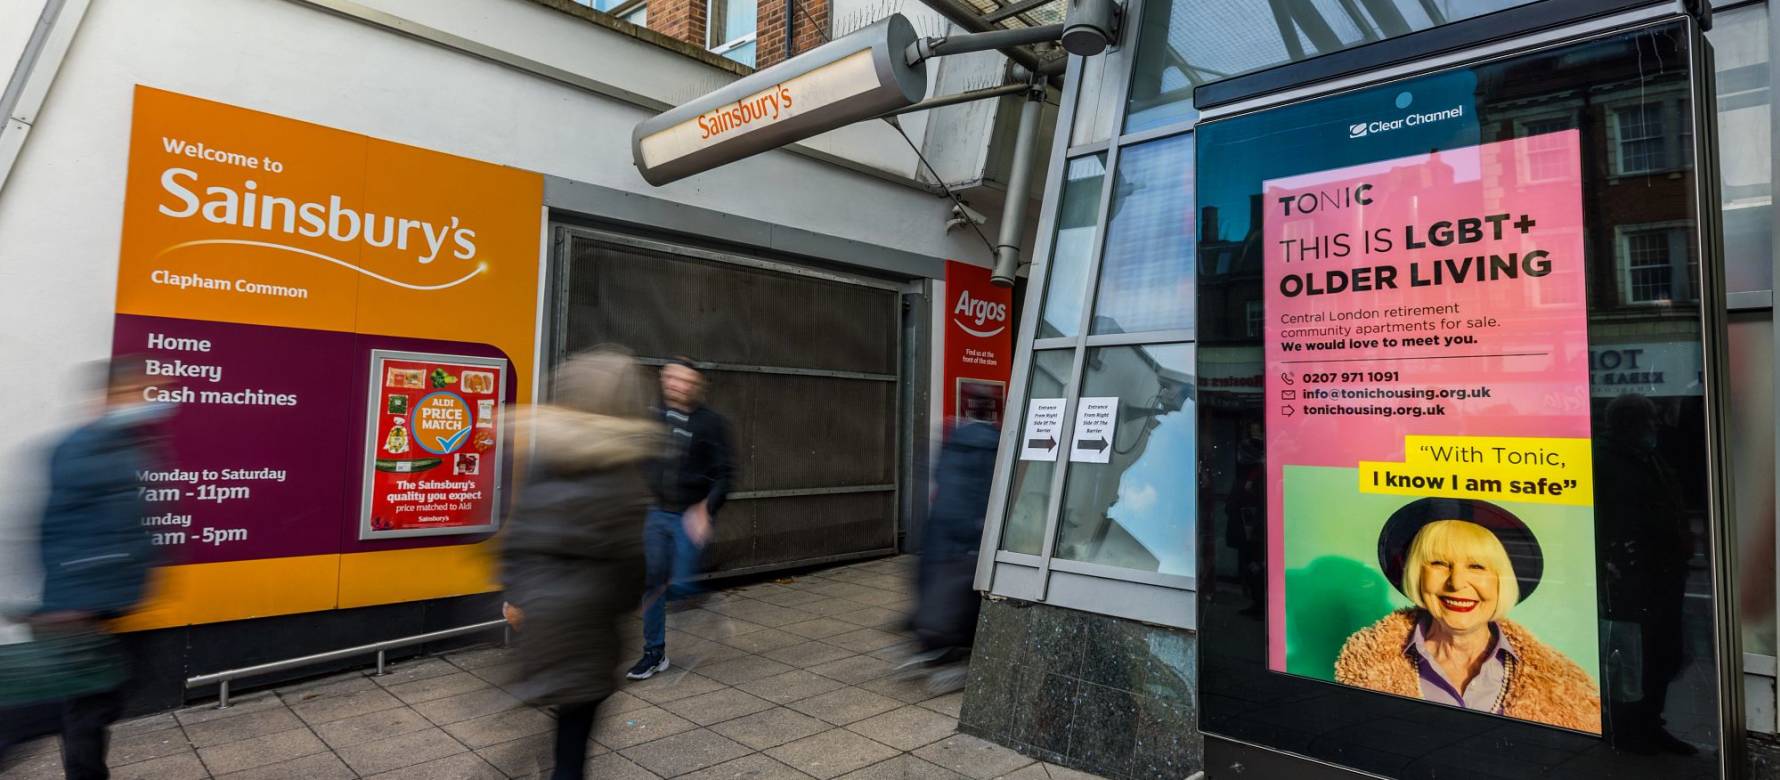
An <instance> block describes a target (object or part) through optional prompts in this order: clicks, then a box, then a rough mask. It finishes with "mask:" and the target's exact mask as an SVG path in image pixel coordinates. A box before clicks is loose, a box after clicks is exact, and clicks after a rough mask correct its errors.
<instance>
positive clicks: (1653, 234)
mask: <svg viewBox="0 0 1780 780" xmlns="http://www.w3.org/2000/svg"><path fill="white" fill-rule="evenodd" d="M1618 243H1619V248H1618V254H1619V283H1620V300H1621V301H1623V302H1624V303H1626V304H1627V305H1636V306H1650V305H1665V304H1670V303H1683V302H1690V301H1693V300H1696V299H1697V297H1698V296H1696V295H1695V294H1694V279H1695V278H1696V277H1697V275H1698V274H1699V269H1700V266H1699V262H1698V261H1696V260H1694V259H1693V252H1692V250H1691V247H1690V246H1689V243H1690V242H1689V240H1688V230H1687V227H1686V226H1685V225H1651V226H1642V227H1637V226H1635V227H1628V228H1621V229H1620V231H1619V241H1618Z"/></svg>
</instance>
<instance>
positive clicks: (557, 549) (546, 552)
mask: <svg viewBox="0 0 1780 780" xmlns="http://www.w3.org/2000/svg"><path fill="white" fill-rule="evenodd" d="M652 395H653V393H652V392H651V389H650V386H649V378H648V374H647V372H646V371H644V369H643V368H642V366H641V365H639V364H638V363H637V362H636V360H634V359H633V358H631V357H630V355H628V354H627V353H624V352H622V351H619V350H617V349H614V348H602V349H599V350H595V351H593V352H589V353H584V354H581V355H578V356H576V357H573V358H571V359H569V360H568V361H566V362H565V363H563V365H562V366H561V368H559V369H558V370H557V373H556V380H555V397H554V404H553V405H551V406H542V407H537V408H534V409H532V410H529V411H528V412H526V413H524V414H521V415H518V416H517V417H518V419H519V420H520V422H519V423H518V424H519V425H520V426H521V427H520V430H528V432H529V434H530V436H531V437H532V442H533V444H534V445H535V447H534V449H533V450H532V453H533V454H532V456H531V463H530V465H529V470H528V475H527V479H526V481H525V484H524V485H523V486H522V487H521V488H520V491H519V495H518V498H517V501H516V502H515V505H514V510H513V517H512V519H511V521H510V522H509V523H508V524H507V527H506V530H505V532H504V534H505V536H504V539H503V543H502V546H501V584H502V585H503V586H504V587H505V589H506V599H507V604H506V605H505V610H504V611H505V613H506V617H507V620H508V622H509V623H511V624H512V625H513V626H514V628H515V629H517V631H516V633H517V651H518V655H519V662H520V669H521V675H522V677H521V679H520V681H519V682H518V683H517V684H516V685H515V686H514V687H513V689H512V690H513V692H514V693H515V694H516V695H518V696H520V697H521V698H523V699H525V700H526V701H527V702H530V703H532V704H539V705H555V706H556V707H557V717H556V745H555V766H556V769H555V771H554V773H553V774H552V775H551V777H553V778H556V780H579V778H581V777H582V776H583V774H582V773H583V771H584V769H585V765H586V761H587V740H588V737H589V735H590V734H591V733H592V731H593V721H594V716H595V714H596V712H597V711H598V707H599V705H600V703H601V702H603V701H605V700H606V697H608V696H611V695H612V692H613V690H615V689H616V687H617V684H618V679H617V678H618V674H617V672H618V664H619V662H620V658H621V656H620V653H621V652H623V651H622V648H621V646H620V643H621V641H622V640H621V638H620V635H619V631H620V622H621V621H622V620H623V619H624V617H625V616H626V615H628V614H630V611H631V610H632V609H635V608H636V605H637V600H638V599H639V598H641V597H642V578H643V551H642V545H641V542H640V538H641V536H642V531H643V517H644V513H645V512H646V511H647V510H648V507H649V488H648V482H647V478H646V473H645V466H646V464H648V463H650V462H651V461H652V460H653V459H655V458H656V457H658V456H659V455H660V453H661V448H662V446H663V444H664V442H663V435H662V434H663V432H662V426H661V424H660V423H658V422H656V421H655V420H654V419H653V415H652V414H651V412H650V409H649V401H650V397H651V396H652Z"/></svg>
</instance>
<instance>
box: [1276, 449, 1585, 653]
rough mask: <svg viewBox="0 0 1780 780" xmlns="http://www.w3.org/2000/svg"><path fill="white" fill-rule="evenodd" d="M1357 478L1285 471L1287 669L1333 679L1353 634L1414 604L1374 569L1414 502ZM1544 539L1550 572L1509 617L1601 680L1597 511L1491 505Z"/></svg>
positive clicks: (1348, 472) (1314, 469)
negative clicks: (1381, 543) (1375, 490)
mask: <svg viewBox="0 0 1780 780" xmlns="http://www.w3.org/2000/svg"><path fill="white" fill-rule="evenodd" d="M1358 483H1359V472H1358V470H1357V469H1351V468H1329V467H1322V466H1286V467H1285V534H1284V542H1285V571H1286V587H1285V591H1286V671H1288V672H1290V673H1292V674H1298V675H1303V676H1305V677H1314V678H1317V679H1319V680H1331V681H1332V680H1334V679H1335V657H1336V655H1338V654H1339V653H1340V652H1341V644H1342V642H1345V641H1347V637H1348V636H1349V635H1351V634H1353V633H1354V632H1355V631H1358V630H1360V629H1362V628H1365V627H1366V626H1369V625H1372V623H1373V622H1375V621H1377V620H1378V619H1379V618H1381V617H1384V616H1385V614H1386V613H1388V612H1390V611H1391V610H1394V609H1399V608H1402V607H1406V606H1409V600H1408V599H1406V598H1404V597H1403V594H1401V593H1398V592H1397V589H1396V588H1395V587H1393V586H1392V585H1391V584H1390V583H1389V582H1387V581H1386V580H1385V577H1384V572H1382V571H1380V570H1379V568H1378V532H1379V529H1380V528H1381V527H1382V526H1383V525H1384V521H1385V519H1386V518H1388V517H1390V516H1391V513H1392V512H1394V511H1396V510H1397V508H1398V507H1401V506H1403V505H1404V504H1407V503H1409V502H1411V501H1413V500H1415V499H1414V498H1412V497H1409V496H1389V495H1375V494H1370V493H1361V492H1359V487H1358ZM1492 503H1495V504H1496V505H1498V506H1500V507H1502V508H1503V509H1506V510H1508V511H1509V512H1513V513H1514V514H1515V516H1516V517H1519V518H1520V519H1521V520H1522V521H1523V522H1525V523H1526V524H1527V527H1528V528H1529V529H1531V530H1532V532H1533V535H1534V536H1535V537H1536V538H1538V540H1539V546H1540V549H1541V550H1542V551H1543V552H1544V555H1545V573H1544V575H1543V576H1542V577H1541V578H1540V581H1539V588H1538V590H1536V591H1534V593H1533V595H1532V597H1530V598H1528V599H1527V600H1526V601H1523V602H1521V603H1520V604H1519V605H1517V606H1516V607H1514V609H1513V610H1511V611H1510V612H1509V613H1508V619H1509V620H1512V621H1514V622H1516V623H1519V624H1521V625H1522V626H1524V627H1526V628H1527V629H1528V630H1529V631H1532V632H1533V635H1534V636H1536V637H1538V638H1539V641H1541V642H1544V643H1545V644H1547V645H1550V646H1551V647H1552V648H1554V649H1556V650H1557V651H1558V652H1561V653H1563V654H1564V655H1565V656H1568V657H1569V658H1570V660H1572V661H1575V662H1576V664H1577V665H1578V666H1581V667H1582V668H1583V670H1584V671H1586V672H1588V675H1589V677H1590V678H1592V679H1594V680H1595V681H1596V683H1597V684H1598V683H1599V682H1600V644H1599V640H1598V638H1597V632H1598V623H1597V620H1596V603H1597V602H1596V600H1595V546H1594V509H1593V508H1592V507H1585V506H1583V507H1578V506H1558V505H1553V504H1528V503H1521V502H1512V501H1496V502H1492Z"/></svg>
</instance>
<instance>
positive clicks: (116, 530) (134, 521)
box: [0, 358, 172, 780]
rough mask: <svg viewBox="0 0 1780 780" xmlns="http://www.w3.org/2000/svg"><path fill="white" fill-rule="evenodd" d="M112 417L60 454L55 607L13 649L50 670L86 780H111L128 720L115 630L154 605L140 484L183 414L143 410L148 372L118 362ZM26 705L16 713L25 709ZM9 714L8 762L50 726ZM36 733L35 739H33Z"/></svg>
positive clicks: (50, 534) (48, 546)
mask: <svg viewBox="0 0 1780 780" xmlns="http://www.w3.org/2000/svg"><path fill="white" fill-rule="evenodd" d="M103 376H104V377H105V380H106V381H105V384H104V387H105V388H106V390H107V393H106V396H105V399H106V402H105V409H104V412H103V414H101V415H100V416H99V418H98V419H96V420H93V421H91V422H89V423H87V424H85V425H83V426H81V427H80V428H77V429H75V430H74V431H73V432H72V433H70V434H68V435H67V437H65V438H64V439H62V441H61V442H60V443H59V444H57V445H56V447H55V450H54V452H53V453H52V455H51V456H50V463H49V499H48V501H47V502H46V504H45V506H44V510H43V518H42V525H41V527H40V529H39V539H40V541H39V543H38V551H39V557H40V561H41V565H42V568H43V596H42V598H41V600H40V603H39V604H38V606H37V608H36V609H35V610H34V611H32V612H31V613H30V614H28V615H25V616H23V618H24V622H25V624H26V626H27V627H28V628H29V630H30V632H31V635H32V641H31V642H30V643H28V644H27V645H24V646H20V647H16V648H13V650H14V651H15V652H18V653H20V656H19V657H21V658H22V657H26V656H27V654H28V656H29V657H31V658H34V659H37V660H38V661H39V662H40V663H41V664H42V666H41V667H40V669H41V671H40V674H39V677H38V679H36V680H33V681H14V682H24V683H27V684H29V683H35V684H36V685H37V686H38V688H39V689H40V690H44V691H46V692H49V691H53V699H52V701H49V702H46V701H43V700H39V701H37V702H33V703H36V704H46V703H56V704H58V706H59V708H60V715H61V718H60V720H61V732H62V766H63V769H64V771H65V773H66V775H67V777H69V778H72V779H75V780H85V779H86V778H105V777H109V776H110V773H109V771H108V770H107V769H106V766H105V753H106V739H107V735H106V730H107V729H108V728H109V727H110V725H111V723H112V722H113V721H115V720H117V717H118V715H119V713H120V710H121V704H122V696H121V689H122V686H123V683H124V680H125V679H126V678H127V676H128V671H129V670H128V661H127V659H125V658H124V655H123V651H122V649H121V648H120V647H119V646H118V644H117V642H116V640H114V639H112V638H111V637H110V635H109V633H108V631H107V630H106V621H108V620H111V619H113V618H117V617H120V616H122V615H123V614H125V613H127V612H129V611H130V609H131V608H133V607H135V606H136V604H137V602H139V601H141V600H142V596H143V592H144V591H145V590H146V588H147V584H148V576H149V571H150V568H151V567H152V565H153V563H154V548H153V545H152V543H151V542H150V540H149V536H148V534H147V532H145V531H144V530H143V528H142V516H143V515H144V514H145V511H144V510H145V507H144V506H143V503H142V499H141V490H140V488H141V482H140V477H139V474H141V473H142V472H145V471H148V470H150V469H151V468H152V467H153V457H152V454H151V453H152V451H153V449H154V446H153V445H154V439H155V437H156V429H157V427H158V426H157V423H158V422H159V420H160V419H161V418H163V417H164V416H165V415H166V414H167V413H168V412H169V411H170V410H171V409H172V407H170V406H166V405H163V404H156V403H149V402H146V401H144V400H143V397H142V391H143V389H144V388H145V387H146V386H147V378H146V376H145V373H144V371H143V365H142V361H140V360H137V359H131V358H118V359H116V360H114V361H112V362H111V364H110V365H109V367H108V368H107V370H106V372H105V373H104V374H103ZM24 703H25V702H20V701H14V702H9V704H11V705H20V704H24ZM29 720H32V719H30V718H25V717H20V716H18V713H8V712H0V755H4V754H5V753H6V752H7V749H8V748H10V747H12V746H13V745H15V744H17V743H19V742H21V741H23V740H25V739H29V738H31V737H32V736H35V733H34V732H36V731H41V730H42V725H41V724H40V723H29V722H24V721H29ZM33 727H35V728H33Z"/></svg>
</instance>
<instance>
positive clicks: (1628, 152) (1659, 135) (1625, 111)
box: [1613, 103, 1665, 173]
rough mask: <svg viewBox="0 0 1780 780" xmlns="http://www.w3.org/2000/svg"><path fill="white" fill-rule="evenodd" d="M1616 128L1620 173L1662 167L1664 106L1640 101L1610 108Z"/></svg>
mask: <svg viewBox="0 0 1780 780" xmlns="http://www.w3.org/2000/svg"><path fill="white" fill-rule="evenodd" d="M1613 118H1614V119H1615V120H1616V122H1615V124H1616V126H1617V127H1618V128H1619V133H1618V137H1617V138H1615V139H1614V141H1615V143H1617V144H1618V145H1619V172H1620V173H1649V172H1651V171H1655V170H1658V169H1660V168H1663V167H1664V165H1663V163H1664V162H1665V160H1664V155H1663V106H1662V104H1661V103H1640V104H1638V105H1635V106H1631V107H1629V108H1620V109H1615V110H1614V111H1613Z"/></svg>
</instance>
